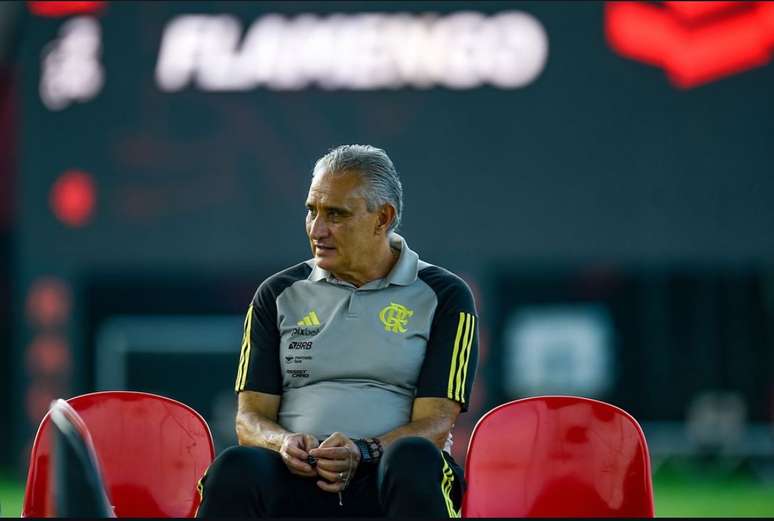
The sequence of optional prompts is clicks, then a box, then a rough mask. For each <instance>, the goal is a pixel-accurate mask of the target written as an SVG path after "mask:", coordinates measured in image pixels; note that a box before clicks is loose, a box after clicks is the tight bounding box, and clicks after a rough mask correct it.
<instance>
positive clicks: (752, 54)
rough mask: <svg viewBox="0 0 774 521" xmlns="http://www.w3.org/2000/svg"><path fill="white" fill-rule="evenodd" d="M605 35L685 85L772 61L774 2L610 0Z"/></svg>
mask: <svg viewBox="0 0 774 521" xmlns="http://www.w3.org/2000/svg"><path fill="white" fill-rule="evenodd" d="M605 35H606V38H607V41H608V44H609V45H610V46H611V47H612V48H613V50H614V51H616V52H617V53H618V54H620V55H621V56H624V57H626V58H631V59H633V60H637V61H641V62H644V63H647V64H650V65H655V66H657V67H661V68H662V69H664V70H665V71H666V73H667V76H668V77H669V80H670V81H671V82H672V83H673V84H674V85H675V86H677V87H679V88H685V89H687V88H691V87H697V86H699V85H703V84H706V83H709V82H712V81H715V80H718V79H720V78H724V77H726V76H731V75H733V74H738V73H740V72H743V71H746V70H748V69H752V68H754V67H760V66H762V65H765V64H767V63H769V61H770V60H771V54H772V50H774V2H608V3H607V4H606V5H605Z"/></svg>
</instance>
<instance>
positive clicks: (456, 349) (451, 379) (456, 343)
mask: <svg viewBox="0 0 774 521" xmlns="http://www.w3.org/2000/svg"><path fill="white" fill-rule="evenodd" d="M464 323H465V313H463V312H460V321H459V323H458V324H457V336H456V338H455V339H454V351H452V357H451V367H450V368H449V388H448V390H447V393H446V396H447V397H448V398H449V399H451V400H453V399H454V375H455V373H456V372H457V353H458V352H459V349H460V336H461V335H462V325H463V324H464Z"/></svg>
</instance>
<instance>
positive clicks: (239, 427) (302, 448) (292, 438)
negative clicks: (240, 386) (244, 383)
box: [236, 391, 319, 477]
mask: <svg viewBox="0 0 774 521" xmlns="http://www.w3.org/2000/svg"><path fill="white" fill-rule="evenodd" d="M279 405H280V396H279V395H276V394H266V393H258V392H255V391H241V392H240V393H239V404H238V407H237V415H236V433H237V439H238V440H239V444H240V445H247V446H251V447H263V448H266V449H271V450H274V451H277V452H279V453H280V455H281V456H282V459H283V460H284V461H285V464H286V465H287V466H288V469H290V471H291V472H292V473H294V474H298V475H299V476H305V477H312V476H316V475H317V472H315V470H314V469H313V468H312V467H311V465H309V464H308V463H307V462H306V460H307V457H308V456H309V453H308V452H307V451H309V450H311V449H314V448H316V447H317V446H318V445H319V442H318V441H317V439H316V438H315V437H314V436H312V435H311V434H302V433H292V432H288V431H286V430H285V429H283V428H282V426H281V425H280V424H278V423H277V413H278V411H279Z"/></svg>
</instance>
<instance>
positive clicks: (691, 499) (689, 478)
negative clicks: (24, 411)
mask: <svg viewBox="0 0 774 521" xmlns="http://www.w3.org/2000/svg"><path fill="white" fill-rule="evenodd" d="M12 476H13V474H12V473H11V472H9V471H7V470H6V471H0V516H2V517H18V516H19V514H20V512H21V505H22V497H23V495H24V483H23V482H22V481H20V480H18V479H16V478H15V477H12ZM653 489H654V494H655V498H656V516H657V517H774V483H762V482H760V481H758V480H754V479H752V478H750V477H736V478H732V477H722V476H713V475H705V476H701V475H697V474H696V473H690V474H686V473H678V472H674V471H669V470H665V471H663V472H661V471H660V472H657V473H656V475H655V476H654V479H653Z"/></svg>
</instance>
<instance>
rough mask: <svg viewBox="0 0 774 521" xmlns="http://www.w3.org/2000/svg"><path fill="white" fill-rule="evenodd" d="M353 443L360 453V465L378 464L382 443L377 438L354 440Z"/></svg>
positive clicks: (380, 457)
mask: <svg viewBox="0 0 774 521" xmlns="http://www.w3.org/2000/svg"><path fill="white" fill-rule="evenodd" d="M354 442H355V445H357V448H358V450H359V451H360V463H365V464H367V465H374V464H376V463H379V460H380V459H382V453H383V452H384V450H383V449H382V442H380V441H379V438H363V439H359V440H354Z"/></svg>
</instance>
